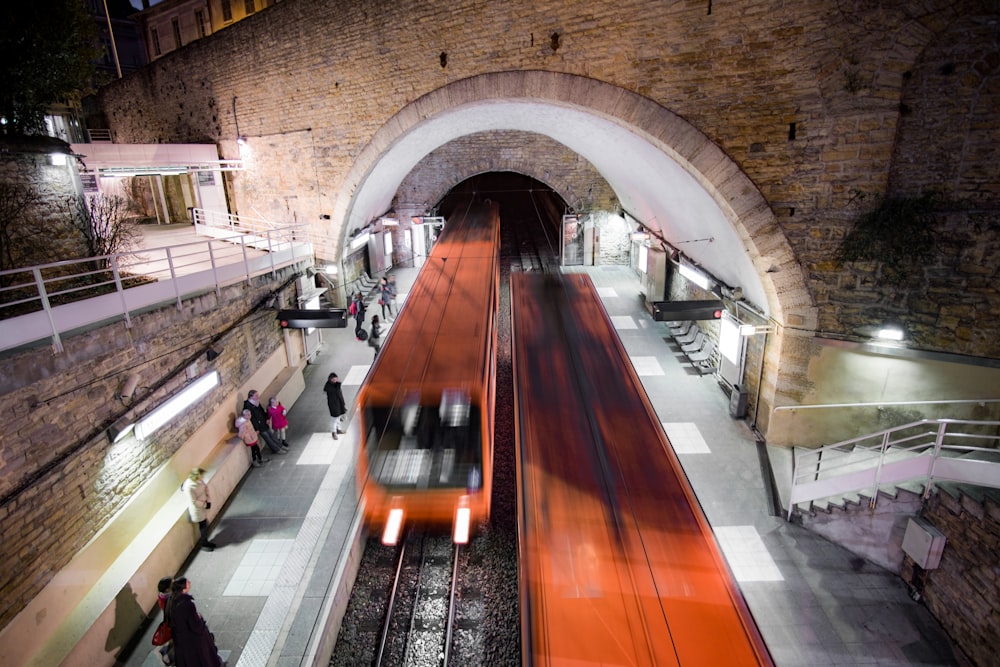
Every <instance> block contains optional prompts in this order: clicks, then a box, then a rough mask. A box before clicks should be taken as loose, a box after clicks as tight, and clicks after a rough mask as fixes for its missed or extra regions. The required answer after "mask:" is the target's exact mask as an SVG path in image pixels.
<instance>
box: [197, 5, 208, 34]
mask: <svg viewBox="0 0 1000 667" xmlns="http://www.w3.org/2000/svg"><path fill="white" fill-rule="evenodd" d="M194 24H195V25H196V26H198V39H201V38H202V37H204V36H205V35H206V34H208V31H207V30H206V29H205V12H203V11H201V10H200V9H199V10H198V11H196V12H195V13H194Z"/></svg>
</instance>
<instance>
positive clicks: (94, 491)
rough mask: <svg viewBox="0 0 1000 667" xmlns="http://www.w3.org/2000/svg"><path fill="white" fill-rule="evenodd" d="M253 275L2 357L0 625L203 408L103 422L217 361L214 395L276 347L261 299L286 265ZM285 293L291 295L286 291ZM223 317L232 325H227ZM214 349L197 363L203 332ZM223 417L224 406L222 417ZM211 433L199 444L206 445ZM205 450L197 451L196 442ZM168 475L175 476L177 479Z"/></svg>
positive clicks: (208, 405) (156, 398)
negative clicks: (127, 320)
mask: <svg viewBox="0 0 1000 667" xmlns="http://www.w3.org/2000/svg"><path fill="white" fill-rule="evenodd" d="M292 272H293V269H285V270H284V271H281V272H278V274H277V275H276V276H275V277H273V278H272V277H271V276H269V275H266V276H262V277H260V278H257V279H255V280H254V281H253V284H252V285H250V286H247V285H246V283H240V284H237V285H234V286H231V287H228V288H224V289H223V291H222V297H221V298H219V297H217V296H216V295H215V293H214V292H210V293H207V294H204V295H202V296H199V297H196V298H193V299H189V300H187V301H184V302H183V303H182V308H181V309H180V310H178V309H177V308H176V307H175V306H173V305H170V306H166V307H164V308H161V309H159V310H154V311H151V312H147V313H142V314H133V319H132V322H133V326H132V328H131V329H126V328H125V327H124V324H123V323H115V324H110V325H107V326H104V327H101V328H98V329H95V330H92V331H88V332H85V333H82V334H78V335H75V336H68V337H66V338H65V339H64V345H65V353H63V354H60V355H53V354H52V352H51V351H50V349H49V348H48V347H41V348H37V349H34V350H29V351H25V352H21V353H19V354H16V355H14V356H12V357H10V358H7V359H5V360H4V361H3V368H4V373H3V378H4V380H3V386H2V387H0V393H2V395H3V401H4V404H5V405H6V406H8V419H7V423H6V428H5V429H4V430H3V432H2V434H0V497H2V499H3V501H2V503H0V556H2V557H3V559H4V562H6V563H8V565H9V566H8V567H7V568H5V569H4V572H3V574H2V575H0V593H2V595H0V597H2V599H3V603H2V604H0V626H3V625H6V624H7V623H8V622H9V621H10V620H11V619H12V618H13V617H14V616H15V615H16V614H17V613H18V612H19V611H20V610H21V609H22V608H23V607H24V606H25V605H26V604H27V603H28V602H29V601H30V600H31V599H32V598H33V597H34V596H35V595H37V594H38V592H39V591H40V590H41V589H42V588H43V587H44V586H45V584H47V583H48V581H49V580H50V579H51V577H52V576H53V575H54V574H55V573H57V572H58V571H59V570H60V568H62V567H63V566H65V565H66V564H67V563H68V562H69V561H70V560H71V559H72V558H73V556H74V555H75V554H76V553H77V552H78V551H79V550H80V549H81V548H82V547H83V546H84V545H85V544H86V543H87V542H88V541H89V540H90V539H91V538H92V537H93V536H94V535H95V534H96V533H97V531H98V530H100V528H101V527H102V526H104V525H105V524H106V523H107V522H108V521H109V520H110V519H111V518H112V517H113V516H114V515H115V514H116V513H117V512H118V511H119V510H120V509H121V508H122V507H123V505H124V504H125V503H126V502H127V501H128V499H129V498H130V497H131V496H132V495H133V494H134V493H135V491H136V490H137V489H139V488H140V487H141V486H142V485H143V484H144V483H145V482H146V481H147V479H148V478H149V476H150V475H151V474H152V473H153V472H155V471H156V470H158V469H160V468H161V466H162V465H163V464H164V463H165V462H166V461H168V460H169V459H170V457H171V456H172V455H173V454H174V452H176V451H177V450H178V449H179V448H180V447H181V446H182V445H183V444H184V443H185V442H186V441H187V439H188V438H189V437H190V436H191V434H192V433H193V432H194V431H195V430H196V429H197V428H198V427H199V426H200V425H201V424H202V422H203V421H204V419H205V418H206V417H207V416H208V415H209V414H211V413H212V412H213V411H214V410H215V409H216V408H217V405H218V403H217V402H215V401H206V402H203V403H202V404H198V405H195V406H193V407H191V408H190V409H189V410H188V411H187V413H186V414H184V415H181V416H180V417H178V418H176V419H175V420H173V421H172V422H171V423H169V424H168V425H166V426H164V427H162V428H161V429H160V430H158V431H157V432H156V433H155V434H153V436H152V437H151V438H150V440H148V441H146V442H137V441H136V440H135V439H134V438H132V437H129V438H126V439H125V440H122V441H121V442H119V443H117V444H112V443H111V442H110V441H109V439H108V437H107V435H106V434H105V429H106V428H107V427H108V426H109V425H110V423H111V422H112V421H114V420H115V419H117V418H118V417H120V416H123V415H125V416H126V417H127V418H128V419H129V421H134V420H135V419H137V418H138V417H141V416H142V415H143V414H145V413H146V412H148V411H149V410H151V409H152V408H153V407H155V406H156V405H159V404H160V403H162V402H163V400H165V399H166V398H167V397H168V396H170V395H171V394H173V393H175V392H176V391H178V390H179V389H180V388H181V387H183V386H184V384H185V383H186V382H187V378H188V375H187V373H188V372H190V373H191V374H192V376H197V375H202V374H204V373H206V372H209V371H210V370H217V371H218V372H219V374H220V376H221V386H220V387H218V388H216V389H215V390H214V395H216V396H228V395H233V396H234V400H233V403H234V404H235V393H236V390H237V389H238V388H240V387H242V385H243V383H244V382H246V381H247V379H248V378H249V377H250V376H251V375H252V374H253V373H254V372H255V371H256V370H257V369H258V368H259V367H260V366H261V364H262V363H263V361H264V360H265V359H267V358H269V357H271V356H272V354H273V353H274V352H275V350H277V349H278V348H279V347H280V346H281V345H282V332H281V330H280V328H279V327H278V326H277V323H276V322H275V320H274V317H273V313H272V312H271V311H270V310H261V311H258V310H256V306H257V305H258V304H259V303H260V302H261V300H262V299H263V298H264V297H265V296H266V295H268V294H270V293H271V292H273V291H274V290H275V289H276V288H277V287H278V286H280V285H282V284H283V283H284V282H285V280H287V278H288V277H289V276H290V275H292ZM286 298H288V299H290V300H292V301H294V299H295V295H294V293H293V292H289V293H288V294H287V295H286ZM234 325H235V326H234ZM227 330H228V333H225V335H224V336H223V337H222V338H221V339H218V340H217V341H216V342H215V343H214V344H213V345H214V347H215V348H216V349H217V350H219V351H221V352H222V354H221V355H220V356H219V357H218V358H216V359H215V360H213V361H212V362H208V361H207V359H206V356H205V354H204V352H205V350H206V349H207V346H208V344H209V342H210V341H212V340H214V339H216V338H217V337H218V336H219V335H220V333H222V332H227ZM129 373H137V374H138V376H139V378H140V381H139V385H138V387H137V389H136V393H135V397H134V398H132V399H121V398H119V397H118V394H119V390H120V386H121V383H122V381H123V379H124V377H125V376H127V375H128V374H129ZM232 416H233V417H235V414H234V415H232ZM214 444H215V443H205V447H206V448H208V449H210V448H211V447H213V446H214ZM206 451H208V450H206ZM178 483H179V481H178Z"/></svg>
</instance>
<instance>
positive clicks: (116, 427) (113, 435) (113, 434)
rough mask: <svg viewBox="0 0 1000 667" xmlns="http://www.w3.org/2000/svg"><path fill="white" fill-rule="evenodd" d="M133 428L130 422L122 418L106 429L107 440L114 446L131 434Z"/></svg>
mask: <svg viewBox="0 0 1000 667" xmlns="http://www.w3.org/2000/svg"><path fill="white" fill-rule="evenodd" d="M134 428H135V424H134V423H133V422H132V421H131V420H129V419H127V418H125V417H122V418H121V419H119V420H118V421H116V422H115V423H114V424H112V425H111V426H109V427H108V440H110V441H111V444H114V443H116V442H118V441H119V440H121V439H122V438H124V437H125V436H127V435H128V434H129V433H131V432H132V430H133V429H134Z"/></svg>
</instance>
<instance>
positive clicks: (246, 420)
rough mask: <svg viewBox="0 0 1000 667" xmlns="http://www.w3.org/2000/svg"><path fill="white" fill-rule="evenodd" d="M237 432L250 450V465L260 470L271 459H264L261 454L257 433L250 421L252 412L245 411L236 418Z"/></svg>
mask: <svg viewBox="0 0 1000 667" xmlns="http://www.w3.org/2000/svg"><path fill="white" fill-rule="evenodd" d="M236 430H237V432H239V434H240V440H242V441H243V444H244V445H246V446H247V447H249V448H250V465H252V466H253V467H254V468H259V467H260V464H261V463H267V462H268V461H270V460H271V459H268V458H264V457H263V456H261V454H260V445H259V444H258V442H257V440H258V436H257V431H256V429H254V427H253V422H252V421H250V410H246V409H245V410H243V414H241V415H240V416H239V417H237V418H236Z"/></svg>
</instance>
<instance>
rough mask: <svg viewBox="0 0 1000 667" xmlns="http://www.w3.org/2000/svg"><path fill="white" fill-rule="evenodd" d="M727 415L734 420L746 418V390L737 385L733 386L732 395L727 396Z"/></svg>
mask: <svg viewBox="0 0 1000 667" xmlns="http://www.w3.org/2000/svg"><path fill="white" fill-rule="evenodd" d="M729 414H730V415H732V416H733V417H735V418H736V419H743V418H744V417H746V416H747V390H746V389H744V388H743V387H741V386H740V385H738V384H734V385H733V393H731V394H730V395H729Z"/></svg>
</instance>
